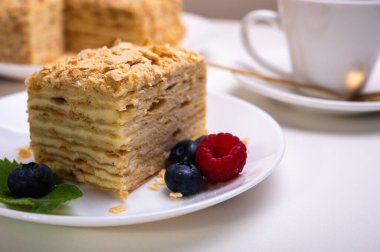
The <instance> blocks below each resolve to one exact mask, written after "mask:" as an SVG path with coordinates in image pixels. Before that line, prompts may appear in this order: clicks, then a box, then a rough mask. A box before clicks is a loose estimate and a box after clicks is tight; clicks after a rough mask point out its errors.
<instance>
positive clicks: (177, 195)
mask: <svg viewBox="0 0 380 252" xmlns="http://www.w3.org/2000/svg"><path fill="white" fill-rule="evenodd" d="M169 197H170V198H172V199H180V198H182V197H183V194H182V193H179V192H171V193H169Z"/></svg>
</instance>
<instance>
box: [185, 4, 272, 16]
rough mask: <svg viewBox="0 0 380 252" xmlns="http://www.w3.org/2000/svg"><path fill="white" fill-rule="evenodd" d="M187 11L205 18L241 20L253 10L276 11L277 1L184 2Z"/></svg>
mask: <svg viewBox="0 0 380 252" xmlns="http://www.w3.org/2000/svg"><path fill="white" fill-rule="evenodd" d="M184 3H185V10H187V11H190V12H194V13H198V14H201V15H204V16H209V17H217V18H233V19H241V18H242V17H243V16H244V14H246V13H248V12H249V11H251V10H253V9H262V8H265V9H268V8H270V9H274V8H275V7H276V1H275V0H184Z"/></svg>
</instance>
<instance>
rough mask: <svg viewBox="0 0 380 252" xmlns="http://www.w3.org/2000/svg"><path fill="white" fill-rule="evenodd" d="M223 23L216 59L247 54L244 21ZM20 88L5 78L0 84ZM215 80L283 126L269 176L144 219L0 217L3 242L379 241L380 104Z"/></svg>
mask: <svg viewBox="0 0 380 252" xmlns="http://www.w3.org/2000/svg"><path fill="white" fill-rule="evenodd" d="M215 31H216V33H217V34H218V35H217V36H212V39H211V40H210V41H208V42H207V43H206V44H205V45H204V48H203V50H202V51H203V52H204V53H205V54H206V56H207V57H208V58H209V59H211V60H212V61H217V62H218V63H223V64H229V65H233V64H234V63H235V61H236V60H241V59H243V60H248V57H247V56H246V54H245V52H244V50H243V48H242V45H241V43H240V39H239V24H238V22H237V21H236V22H234V21H222V20H219V21H217V22H215ZM256 36H261V43H260V45H259V46H266V47H275V46H276V43H275V42H274V40H275V39H276V38H277V37H276V35H273V34H272V33H267V31H265V29H261V30H259V31H258V33H257V35H256ZM263 36H265V37H264V39H263ZM379 74H380V73H379ZM21 89H23V86H22V85H21V84H17V83H11V82H10V81H5V80H0V94H6V93H11V92H14V91H16V90H21ZM208 89H209V90H214V91H219V92H223V93H228V94H232V95H234V96H237V97H240V98H242V99H244V100H247V101H249V102H251V103H253V104H255V105H256V106H258V107H260V108H262V109H263V110H265V111H266V112H268V113H269V114H270V115H271V116H273V117H274V118H275V119H276V120H277V121H278V122H279V124H280V125H281V126H282V129H283V131H284V134H285V137H286V140H287V150H286V153H285V156H284V159H283V161H282V162H281V164H280V166H279V167H278V168H277V169H276V170H275V172H274V173H273V174H272V175H271V176H270V177H269V178H267V179H266V180H265V181H263V182H262V183H261V184H259V185H258V186H256V187H254V188H253V189H251V190H249V191H247V192H245V193H243V194H241V195H240V196H238V197H236V198H233V199H231V200H228V201H226V202H224V203H221V204H219V205H216V206H214V207H210V208H208V209H205V210H202V211H199V212H196V213H193V214H189V215H186V216H182V217H177V218H174V219H169V220H165V221H160V222H154V223H148V224H142V225H133V226H122V227H112V228H71V227H60V226H50V225H43V224H34V223H28V222H22V221H18V220H12V219H8V218H4V217H0V251H4V252H6V251H7V252H8V251H9V252H11V251H12V252H18V251H28V252H34V251H36V252H37V251H38V252H40V251H54V252H59V251H82V252H85V251H92V252H95V251H218V252H220V251H260V252H261V251H264V252H266V251H281V252H288V251H289V252H295V251H308V252H314V251H315V252H321V251H334V252H335V251H344V252H350V251H352V252H356V251H361V252H378V251H380V201H379V196H378V195H379V193H380V114H379V113H378V114H370V115H360V116H336V115H331V114H330V115H326V114H323V113H315V112H310V111H305V110H302V109H297V108H294V107H290V106H288V105H285V104H282V103H278V102H275V101H271V100H269V99H267V98H264V97H261V96H258V95H256V94H254V93H252V92H251V91H249V90H247V89H245V88H243V87H242V86H241V85H240V84H239V83H238V82H237V81H236V80H235V79H234V78H233V77H232V75H231V74H229V73H226V72H223V71H219V70H215V69H209V81H208ZM1 144H3V143H1Z"/></svg>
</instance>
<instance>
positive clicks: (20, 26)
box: [0, 0, 64, 64]
mask: <svg viewBox="0 0 380 252" xmlns="http://www.w3.org/2000/svg"><path fill="white" fill-rule="evenodd" d="M63 40H64V38H63V0H0V62H7V63H21V64H45V63H49V62H51V61H54V60H55V59H57V58H58V57H60V56H61V54H62V52H63V49H64V41H63Z"/></svg>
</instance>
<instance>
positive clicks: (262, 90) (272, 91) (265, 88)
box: [233, 73, 380, 113]
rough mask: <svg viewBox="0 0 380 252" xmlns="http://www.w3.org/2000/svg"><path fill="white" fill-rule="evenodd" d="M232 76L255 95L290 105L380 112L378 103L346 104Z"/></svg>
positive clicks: (357, 111)
mask: <svg viewBox="0 0 380 252" xmlns="http://www.w3.org/2000/svg"><path fill="white" fill-rule="evenodd" d="M233 76H234V77H235V79H236V80H238V81H239V83H242V84H243V85H244V86H245V87H247V88H248V89H250V90H251V91H253V92H255V93H258V94H260V95H262V96H265V97H269V98H272V99H274V100H278V101H281V102H285V103H288V104H292V105H298V106H302V107H307V108H312V109H319V110H326V111H331V112H345V113H349V112H352V113H369V112H378V111H380V102H348V101H338V100H329V99H322V98H316V97H311V96H304V95H301V94H296V93H291V92H287V91H284V90H282V89H279V88H276V87H273V85H272V84H270V83H268V85H263V84H261V83H260V82H265V81H262V80H257V79H255V78H254V77H248V76H245V75H242V74H238V73H233Z"/></svg>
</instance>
